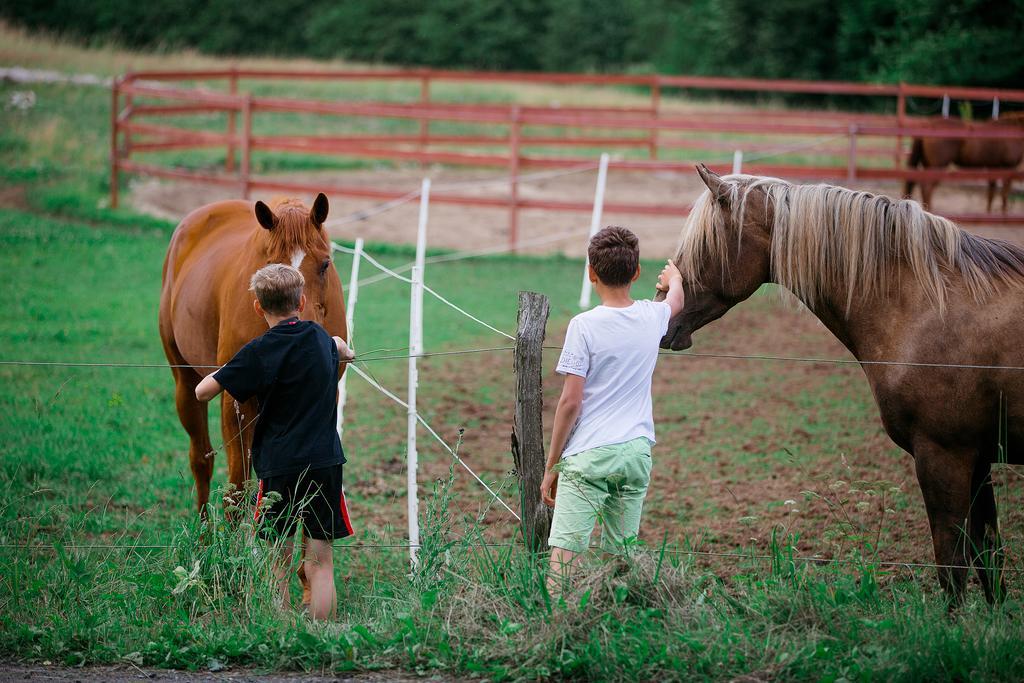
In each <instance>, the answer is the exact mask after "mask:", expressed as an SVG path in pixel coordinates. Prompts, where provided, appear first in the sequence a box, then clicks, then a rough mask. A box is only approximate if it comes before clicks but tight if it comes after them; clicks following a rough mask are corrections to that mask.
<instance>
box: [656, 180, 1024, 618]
mask: <svg viewBox="0 0 1024 683" xmlns="http://www.w3.org/2000/svg"><path fill="white" fill-rule="evenodd" d="M698 172H699V173H700V176H701V178H702V179H703V181H704V183H705V184H706V185H707V187H708V190H707V191H705V192H704V193H702V194H701V196H700V198H699V199H698V200H697V202H696V204H695V205H694V207H693V211H692V213H691V214H690V216H689V218H688V219H687V222H686V225H685V227H684V228H683V231H682V236H681V241H680V247H679V251H678V253H677V255H676V262H677V264H678V266H679V269H680V271H681V272H682V274H683V281H684V291H685V293H686V304H685V306H684V308H683V310H682V311H681V312H680V313H679V315H677V316H676V317H675V318H673V319H672V321H671V322H670V324H669V328H668V332H667V334H666V335H665V337H664V338H663V339H662V341H661V345H662V347H663V348H672V349H685V348H688V347H689V346H690V345H691V335H692V334H693V332H694V331H695V330H697V329H699V328H701V327H703V326H704V325H706V324H708V323H709V322H711V321H713V320H715V319H717V318H720V317H721V316H722V315H724V314H725V312H726V311H728V310H729V309H730V308H732V307H733V306H735V305H736V304H737V303H739V302H741V301H743V300H744V299H746V298H747V297H749V296H750V295H751V294H753V293H754V292H755V291H756V290H757V289H758V288H759V287H760V286H761V285H762V284H764V283H766V282H774V283H777V284H779V285H781V286H782V287H785V288H787V289H789V290H790V291H792V292H793V293H794V294H795V295H796V296H797V297H798V298H799V299H800V300H801V301H802V302H803V303H804V304H806V305H807V306H808V308H809V309H810V310H811V311H812V312H813V313H814V314H815V315H817V316H818V318H819V319H820V320H821V321H822V323H824V324H825V326H826V327H828V329H829V330H831V331H832V333H833V334H834V335H835V336H836V337H837V338H838V339H839V341H841V342H842V343H843V344H844V345H845V346H846V348H848V349H849V350H850V353H852V354H853V355H854V357H855V358H857V359H858V360H859V361H861V362H862V366H861V367H862V368H863V370H864V373H865V374H866V375H867V379H868V383H869V385H870V386H871V390H872V392H873V393H874V397H875V400H876V401H877V403H878V408H879V411H880V413H881V418H882V423H883V425H884V427H885V430H886V432H888V434H889V436H890V437H891V438H892V440H893V441H895V442H896V444H897V445H898V446H900V448H902V449H903V450H905V451H907V452H908V453H910V454H911V455H912V456H913V458H914V461H915V468H916V471H917V479H918V482H919V484H920V486H921V492H922V493H923V494H924V501H925V506H926V508H927V511H928V520H929V523H930V525H931V532H932V543H933V545H934V549H935V560H936V563H937V564H939V565H943V566H942V567H941V568H940V569H939V581H940V583H941V584H942V586H943V588H944V589H945V590H946V591H947V592H948V593H949V594H950V595H951V596H952V597H953V598H954V600H955V601H959V600H960V598H961V596H962V593H963V589H964V586H965V581H966V577H967V570H966V568H965V567H966V566H969V565H970V564H972V563H973V564H974V566H975V567H976V568H977V570H978V575H979V577H980V579H981V584H982V586H983V588H984V590H985V596H986V598H987V599H988V600H989V601H990V602H991V601H993V600H995V599H997V598H998V597H999V596H1001V595H1002V592H1003V582H1002V578H1001V576H1000V571H999V570H1000V569H1001V567H1002V556H1003V552H1002V547H1001V545H1000V543H1001V542H1000V539H999V525H998V523H997V519H996V504H995V496H994V494H993V491H992V480H991V477H990V469H991V465H992V463H993V462H996V461H997V460H998V459H999V458H1000V457H1004V458H1006V459H1007V461H1009V462H1014V463H1020V462H1024V372H1020V371H1014V370H997V369H993V368H991V367H990V366H1017V367H1020V366H1024V345H1022V344H1021V339H1022V338H1024V296H1022V293H1024V249H1021V248H1020V247H1017V246H1013V245H1011V244H1008V243H1006V242H1002V241H999V240H992V239H985V238H983V237H978V236H975V235H972V234H970V233H967V232H964V231H962V230H960V229H959V228H958V227H956V226H955V225H953V224H952V223H951V222H949V221H947V220H945V219H944V218H941V217H939V216H934V215H932V214H929V213H926V212H925V211H923V210H922V209H921V206H920V205H919V204H918V203H917V202H912V201H906V200H902V201H896V200H890V199H889V198H887V197H881V196H875V195H871V194H868V193H865V192H854V191H851V190H847V189H844V188H839V187H831V186H828V185H813V186H810V185H791V184H790V183H787V182H785V181H782V180H778V179H774V178H758V177H752V176H726V177H724V178H722V177H719V176H717V175H715V174H714V173H711V172H710V171H709V170H708V169H707V168H706V167H703V166H701V167H699V168H698ZM872 361H896V362H898V363H901V364H870V363H871V362H872ZM929 364H939V367H936V366H935V365H929ZM953 364H958V365H967V366H971V367H966V368H965V367H947V366H948V365H953ZM1001 424H1002V429H1001V428H1000V425H1001ZM1000 441H1002V443H1000ZM1001 450H1002V453H1000V451H1001Z"/></svg>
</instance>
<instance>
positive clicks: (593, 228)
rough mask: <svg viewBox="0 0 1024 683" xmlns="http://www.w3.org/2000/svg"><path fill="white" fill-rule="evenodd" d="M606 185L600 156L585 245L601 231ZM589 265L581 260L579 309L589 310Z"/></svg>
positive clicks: (604, 157) (604, 158)
mask: <svg viewBox="0 0 1024 683" xmlns="http://www.w3.org/2000/svg"><path fill="white" fill-rule="evenodd" d="M607 183H608V154H607V153H605V154H602V155H601V161H600V163H599V164H598V166H597V187H596V188H595V189H594V211H593V213H591V214H590V234H589V235H588V236H587V244H588V245H589V244H590V238H591V237H593V236H594V235H595V234H596V233H597V231H598V230H600V229H601V214H602V212H604V188H605V185H607ZM589 264H590V259H589V257H584V259H583V287H582V288H581V289H580V308H584V309H586V308H590V276H589V273H588V272H587V266H588V265H589Z"/></svg>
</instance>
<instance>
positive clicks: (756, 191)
mask: <svg viewBox="0 0 1024 683" xmlns="http://www.w3.org/2000/svg"><path fill="white" fill-rule="evenodd" d="M697 173H699V174H700V177H701V180H703V181H704V184H705V185H707V186H708V189H707V190H706V191H705V192H704V193H702V194H701V196H700V197H699V198H698V199H697V201H696V203H695V204H694V206H693V210H692V211H691V212H690V215H689V217H688V218H687V220H686V225H685V226H684V227H683V232H682V235H681V236H680V241H679V250H678V252H677V253H676V257H675V262H676V265H677V266H678V267H679V271H680V272H681V273H682V275H683V291H684V293H685V295H686V301H685V304H684V305H683V310H682V311H680V313H679V315H677V316H675V317H674V318H673V319H672V320H671V321H670V322H669V326H668V332H667V333H666V334H665V336H664V337H663V338H662V340H661V347H662V348H665V349H667V348H671V349H673V350H676V351H678V350H680V349H687V348H689V347H690V345H691V344H692V343H693V340H692V338H691V337H692V335H693V333H694V332H695V331H696V330H698V329H700V328H701V327H703V326H704V325H707V324H708V323H709V322H711V321H713V320H717V319H718V318H720V317H722V316H723V315H724V314H725V312H726V311H728V310H729V309H730V308H732V307H733V306H735V305H736V304H738V303H739V302H741V301H743V300H744V299H746V298H747V297H749V296H750V295H751V294H753V293H754V292H756V291H757V289H758V287H760V286H761V285H762V284H763V283H765V282H767V281H768V280H769V278H770V272H771V270H770V261H771V259H770V254H771V233H770V226H771V224H772V218H771V210H772V209H771V205H770V203H769V202H768V196H767V194H766V193H765V192H764V190H763V189H762V188H760V187H759V186H758V184H757V180H758V179H755V178H752V177H750V176H725V177H724V178H723V177H720V176H718V175H716V174H715V173H712V172H711V171H710V170H708V168H707V167H706V166H704V165H703V164H702V165H700V166H698V167H697ZM656 298H657V299H658V300H661V299H663V298H664V294H661V293H659V294H658V296H657V297H656Z"/></svg>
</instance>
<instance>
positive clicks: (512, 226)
mask: <svg viewBox="0 0 1024 683" xmlns="http://www.w3.org/2000/svg"><path fill="white" fill-rule="evenodd" d="M510 118H511V120H510V122H509V131H508V138H509V140H508V182H509V188H508V248H509V249H510V250H511V251H516V247H517V245H518V243H519V143H520V137H521V133H522V124H521V123H520V118H521V112H520V110H519V107H512V111H511V113H510Z"/></svg>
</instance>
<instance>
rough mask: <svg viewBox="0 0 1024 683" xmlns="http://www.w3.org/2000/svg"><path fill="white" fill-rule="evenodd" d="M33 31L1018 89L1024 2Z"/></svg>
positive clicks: (51, 18) (110, 11) (85, 9)
mask: <svg viewBox="0 0 1024 683" xmlns="http://www.w3.org/2000/svg"><path fill="white" fill-rule="evenodd" d="M0 16H4V17H6V18H8V19H10V20H13V21H15V22H18V23H21V24H24V25H26V26H28V27H30V28H37V29H44V30H48V31H52V32H55V33H59V34H61V35H67V36H71V37H76V38H79V39H82V40H88V41H92V40H103V41H109V40H112V41H116V42H119V43H122V44H124V45H127V46H131V47H150V48H153V47H169V46H191V47H195V48H198V49H199V50H201V51H204V52H210V53H214V54H277V55H307V56H312V57H319V58H333V57H343V58H347V59H353V60H359V61H369V62H386V63H392V64H407V65H428V66H437V67H456V68H476V69H511V70H536V69H544V70H557V71H589V70H618V69H623V68H634V67H639V68H652V67H653V68H654V69H656V70H658V71H659V72H665V73H686V74H708V75H733V76H760V77H766V78H807V79H832V80H835V79H853V80H880V81H886V82H895V81H899V80H904V81H908V82H920V83H946V84H963V85H988V86H1004V87H1019V85H1020V83H1021V82H1022V80H1024V54H1022V53H1021V51H1020V50H1019V49H1017V47H1018V45H1017V42H1018V37H1019V35H1020V34H1021V32H1022V31H1024V0H1007V1H1006V2H993V1H992V0H957V1H955V2H945V1H944V0H909V1H908V2H903V3H898V4H894V3H892V2H888V1H886V0H840V1H839V2H833V1H830V0H776V1H775V2H769V3H765V2H762V1H761V0H609V1H607V2H598V3H594V2H584V1H583V0H512V1H507V0H435V1H434V2H430V3H418V2H413V1H412V0H362V1H360V2H340V3H339V2H331V1H329V0H312V1H306V2H300V1H299V0H283V1H281V2H275V3H271V4H262V5H259V6H258V9H257V7H256V6H250V5H246V4H244V3H240V2H237V0H208V1H202V2H201V1H199V0H176V1H175V2H160V3H139V2H131V1H130V0H102V1H101V0H85V1H82V2H76V1H73V0H50V1H49V2H43V3H40V2H32V1H31V0H13V1H12V2H8V3H4V4H3V5H2V6H0Z"/></svg>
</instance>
